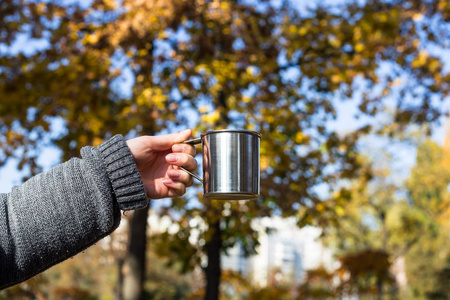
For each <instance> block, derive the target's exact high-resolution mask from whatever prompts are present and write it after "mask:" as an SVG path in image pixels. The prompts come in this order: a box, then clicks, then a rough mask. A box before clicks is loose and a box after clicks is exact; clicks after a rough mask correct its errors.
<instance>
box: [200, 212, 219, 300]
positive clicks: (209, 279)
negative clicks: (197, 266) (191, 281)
mask: <svg viewBox="0 0 450 300" xmlns="http://www.w3.org/2000/svg"><path fill="white" fill-rule="evenodd" d="M212 226H213V228H214V229H213V230H214V232H213V235H212V238H211V241H209V242H208V244H207V245H206V249H207V253H208V266H207V267H206V270H205V275H206V293H205V298H204V299H205V300H218V299H219V286H220V275H221V273H222V272H221V266H220V250H221V249H222V231H221V229H220V220H218V221H217V222H216V223H215V224H213V225H212Z"/></svg>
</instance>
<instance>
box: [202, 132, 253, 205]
mask: <svg viewBox="0 0 450 300" xmlns="http://www.w3.org/2000/svg"><path fill="white" fill-rule="evenodd" d="M260 139H261V134H259V133H257V132H254V131H250V130H216V131H208V132H206V133H203V134H202V137H201V140H202V148H203V194H204V197H206V198H210V199H218V200H245V199H254V198H257V197H258V196H259V193H260V165H259V164H260V162H259V145H260Z"/></svg>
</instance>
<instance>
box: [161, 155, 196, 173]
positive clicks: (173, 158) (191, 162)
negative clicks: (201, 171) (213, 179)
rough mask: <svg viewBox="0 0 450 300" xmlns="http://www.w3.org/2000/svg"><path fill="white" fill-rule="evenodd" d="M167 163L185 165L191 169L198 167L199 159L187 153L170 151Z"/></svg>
mask: <svg viewBox="0 0 450 300" xmlns="http://www.w3.org/2000/svg"><path fill="white" fill-rule="evenodd" d="M166 161H167V163H169V164H171V165H175V166H179V167H184V168H186V169H188V170H189V171H194V170H196V169H197V161H196V160H195V158H194V157H193V156H192V155H190V154H187V153H170V154H168V155H166Z"/></svg>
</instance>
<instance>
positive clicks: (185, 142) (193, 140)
mask: <svg viewBox="0 0 450 300" xmlns="http://www.w3.org/2000/svg"><path fill="white" fill-rule="evenodd" d="M201 142H202V138H197V139H192V140H187V141H184V142H182V144H189V145H192V146H194V145H196V144H200V143H201ZM178 168H180V169H181V170H183V171H185V172H186V173H188V174H189V175H191V176H192V177H194V178H195V179H197V180H198V181H200V182H201V183H202V184H203V179H202V178H200V177H199V176H197V175H196V174H194V173H192V172H191V171H189V170H186V169H185V168H183V167H180V166H179V167H178Z"/></svg>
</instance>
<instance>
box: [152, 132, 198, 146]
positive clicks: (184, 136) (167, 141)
mask: <svg viewBox="0 0 450 300" xmlns="http://www.w3.org/2000/svg"><path fill="white" fill-rule="evenodd" d="M191 135H192V130H190V129H187V130H184V131H181V132H177V133H171V134H164V135H157V136H149V137H147V139H148V144H149V147H150V148H151V149H152V150H154V151H164V150H169V149H170V148H171V147H172V146H173V145H174V144H179V143H181V142H184V141H186V140H188V139H189V138H190V137H191Z"/></svg>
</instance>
